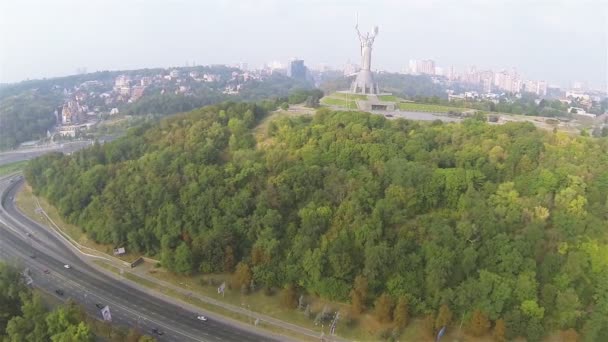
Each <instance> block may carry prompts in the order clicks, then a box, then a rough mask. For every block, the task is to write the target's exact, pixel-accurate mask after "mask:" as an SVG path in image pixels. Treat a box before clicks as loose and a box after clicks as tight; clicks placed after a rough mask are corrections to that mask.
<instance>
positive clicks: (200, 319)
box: [196, 315, 207, 322]
mask: <svg viewBox="0 0 608 342" xmlns="http://www.w3.org/2000/svg"><path fill="white" fill-rule="evenodd" d="M196 319H198V320H199V321H203V322H206V321H207V317H205V316H202V315H201V316H196Z"/></svg>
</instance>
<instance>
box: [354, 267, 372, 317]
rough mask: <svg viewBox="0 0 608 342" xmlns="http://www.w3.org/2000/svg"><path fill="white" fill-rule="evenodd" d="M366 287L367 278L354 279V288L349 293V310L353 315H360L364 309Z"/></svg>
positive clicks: (360, 276) (359, 276)
mask: <svg viewBox="0 0 608 342" xmlns="http://www.w3.org/2000/svg"><path fill="white" fill-rule="evenodd" d="M367 287H368V284H367V278H365V277H364V276H362V275H358V276H357V277H355V286H354V288H353V289H352V290H351V291H350V300H351V305H352V306H351V310H352V312H353V313H354V314H360V313H361V312H363V310H364V309H365V301H366V299H367V291H368V288H367Z"/></svg>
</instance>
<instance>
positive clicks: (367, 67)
mask: <svg viewBox="0 0 608 342" xmlns="http://www.w3.org/2000/svg"><path fill="white" fill-rule="evenodd" d="M355 30H356V31H357V35H358V36H359V42H360V44H361V70H359V73H358V74H357V78H356V79H355V81H354V82H353V84H352V85H351V92H353V93H359V94H378V93H380V90H379V89H378V85H377V84H376V83H374V76H373V74H372V71H371V66H372V46H373V45H374V40H375V39H376V36H377V35H378V26H374V30H373V32H372V33H371V34H370V33H369V32H366V33H365V34H361V32H360V31H359V23H358V22H357V24H356V25H355Z"/></svg>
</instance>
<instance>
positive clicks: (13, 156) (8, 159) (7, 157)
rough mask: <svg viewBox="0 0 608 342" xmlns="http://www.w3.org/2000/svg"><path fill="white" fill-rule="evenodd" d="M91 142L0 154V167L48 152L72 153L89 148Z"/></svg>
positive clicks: (77, 142)
mask: <svg viewBox="0 0 608 342" xmlns="http://www.w3.org/2000/svg"><path fill="white" fill-rule="evenodd" d="M91 143H92V142H91V141H88V140H84V141H74V142H66V143H63V144H54V145H49V146H42V147H33V148H27V149H18V150H12V151H6V152H0V165H4V164H9V163H15V162H18V161H22V160H30V159H32V158H36V157H39V156H41V155H43V154H47V153H50V152H63V153H72V152H74V151H78V150H80V149H82V148H85V147H87V146H91Z"/></svg>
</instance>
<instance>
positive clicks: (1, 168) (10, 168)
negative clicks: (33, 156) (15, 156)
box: [0, 160, 27, 176]
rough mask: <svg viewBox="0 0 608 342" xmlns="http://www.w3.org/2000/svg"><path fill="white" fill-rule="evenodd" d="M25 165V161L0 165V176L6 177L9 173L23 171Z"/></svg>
mask: <svg viewBox="0 0 608 342" xmlns="http://www.w3.org/2000/svg"><path fill="white" fill-rule="evenodd" d="M25 164H27V161H26V160H24V161H20V162H15V163H10V164H5V165H0V176H4V175H8V174H9V173H13V172H15V171H19V170H21V169H23V167H24V166H25Z"/></svg>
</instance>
